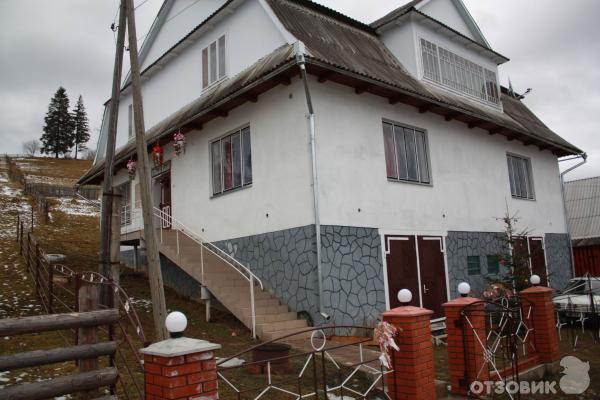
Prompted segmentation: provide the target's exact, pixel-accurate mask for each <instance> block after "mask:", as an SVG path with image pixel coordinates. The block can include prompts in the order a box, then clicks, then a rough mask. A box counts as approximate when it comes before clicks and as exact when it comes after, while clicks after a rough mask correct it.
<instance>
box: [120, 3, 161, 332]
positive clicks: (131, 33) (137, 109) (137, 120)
mask: <svg viewBox="0 0 600 400" xmlns="http://www.w3.org/2000/svg"><path fill="white" fill-rule="evenodd" d="M124 1H125V2H126V6H125V11H126V13H127V33H128V39H129V59H130V64H131V88H132V92H133V117H134V126H135V144H136V151H137V157H138V160H137V163H138V169H137V171H138V177H139V179H140V192H141V194H142V196H141V197H142V217H143V219H144V238H145V241H146V257H147V259H148V278H149V280H150V294H151V296H152V313H153V316H154V330H155V332H156V340H164V339H166V338H167V337H168V334H167V328H166V327H165V319H166V317H167V309H166V305H165V292H164V288H163V279H162V272H161V270H160V259H159V254H158V244H157V240H156V230H155V229H154V218H153V215H154V213H153V205H152V198H151V197H150V165H149V164H150V163H149V161H148V151H147V144H146V128H145V126H144V108H143V104H142V87H141V79H140V65H139V60H138V48H137V37H136V31H135V14H134V8H133V0H124Z"/></svg>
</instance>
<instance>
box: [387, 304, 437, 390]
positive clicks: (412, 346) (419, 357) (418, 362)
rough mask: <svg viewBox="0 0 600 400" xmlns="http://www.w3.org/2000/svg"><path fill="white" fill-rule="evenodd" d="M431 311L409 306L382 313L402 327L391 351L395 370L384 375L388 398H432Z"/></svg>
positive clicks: (433, 377)
mask: <svg viewBox="0 0 600 400" xmlns="http://www.w3.org/2000/svg"><path fill="white" fill-rule="evenodd" d="M431 314H433V311H431V310H427V309H425V308H420V307H413V306H403V307H398V308H394V309H393V310H390V311H386V312H385V313H384V314H383V320H384V321H386V322H389V323H390V324H392V325H394V326H396V327H397V328H399V329H402V331H401V332H400V333H399V335H398V337H397V338H396V343H397V344H398V346H399V347H400V351H393V354H392V366H394V367H395V373H393V374H390V375H388V376H387V382H388V394H389V395H390V397H391V398H392V400H400V399H417V400H418V399H423V400H430V399H435V398H436V393H435V381H434V379H435V370H434V366H433V347H432V345H431V330H430V328H429V318H430V316H431ZM394 395H395V397H394Z"/></svg>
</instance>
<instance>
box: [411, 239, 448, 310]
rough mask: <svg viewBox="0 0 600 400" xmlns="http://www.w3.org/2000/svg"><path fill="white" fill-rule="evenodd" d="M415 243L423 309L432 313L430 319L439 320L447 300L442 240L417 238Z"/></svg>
mask: <svg viewBox="0 0 600 400" xmlns="http://www.w3.org/2000/svg"><path fill="white" fill-rule="evenodd" d="M417 243H418V245H419V270H420V272H421V289H422V291H421V293H422V294H421V296H422V299H423V307H424V308H427V309H429V310H432V311H433V317H432V319H434V318H441V317H443V316H444V309H443V308H442V304H443V303H445V302H446V301H447V299H448V297H447V291H446V270H445V268H444V251H443V248H444V245H443V242H442V238H441V237H429V236H419V237H418V238H417Z"/></svg>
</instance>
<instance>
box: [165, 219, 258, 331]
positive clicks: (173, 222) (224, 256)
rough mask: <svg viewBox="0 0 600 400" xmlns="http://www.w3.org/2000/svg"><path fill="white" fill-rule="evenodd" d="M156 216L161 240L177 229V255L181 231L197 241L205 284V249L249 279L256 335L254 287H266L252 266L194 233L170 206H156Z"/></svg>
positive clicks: (201, 272)
mask: <svg viewBox="0 0 600 400" xmlns="http://www.w3.org/2000/svg"><path fill="white" fill-rule="evenodd" d="M154 216H155V217H157V218H158V220H159V226H160V242H161V243H163V230H165V229H170V230H172V231H175V240H176V248H177V255H178V256H180V254H181V246H180V243H181V241H180V238H179V234H180V233H181V234H182V235H184V236H185V237H187V238H188V239H190V240H192V241H193V242H195V243H197V244H198V245H199V246H200V275H201V278H200V280H201V281H202V284H203V285H204V254H203V252H204V250H206V251H209V252H210V253H212V254H213V255H215V256H216V257H218V258H219V259H221V260H222V261H223V262H224V263H225V264H227V265H228V266H230V267H231V268H233V269H234V270H235V271H236V272H237V273H239V274H240V275H241V276H242V277H243V278H244V279H245V280H247V281H248V283H249V285H250V310H251V314H252V336H253V337H256V304H255V300H254V288H255V286H257V285H258V286H259V287H260V288H261V290H263V289H264V286H263V283H262V281H261V280H260V278H259V277H258V276H256V275H255V274H254V273H253V272H252V271H251V270H250V268H248V267H247V266H245V265H244V264H242V263H241V262H239V261H238V260H236V259H235V258H234V257H232V256H231V255H230V254H228V253H227V252H225V251H223V250H222V249H220V248H219V247H218V246H216V245H214V244H213V243H211V242H208V241H207V240H205V239H204V238H202V237H201V236H200V235H198V234H196V233H194V232H193V231H192V230H191V229H190V228H188V227H187V226H185V225H184V224H183V223H181V222H180V221H178V220H177V219H175V218H173V216H172V214H171V209H170V207H169V209H168V210H165V209H164V208H163V209H162V210H161V209H160V208H157V207H154Z"/></svg>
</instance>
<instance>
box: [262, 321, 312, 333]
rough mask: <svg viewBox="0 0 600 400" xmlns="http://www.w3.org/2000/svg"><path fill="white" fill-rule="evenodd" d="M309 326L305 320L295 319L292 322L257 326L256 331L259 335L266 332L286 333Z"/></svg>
mask: <svg viewBox="0 0 600 400" xmlns="http://www.w3.org/2000/svg"><path fill="white" fill-rule="evenodd" d="M307 326H308V325H307V324H306V321H305V320H303V319H294V320H291V321H279V322H268V323H265V324H257V325H256V329H257V332H258V333H259V335H260V334H261V333H266V332H276V331H285V330H288V329H299V328H306V327H307Z"/></svg>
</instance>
